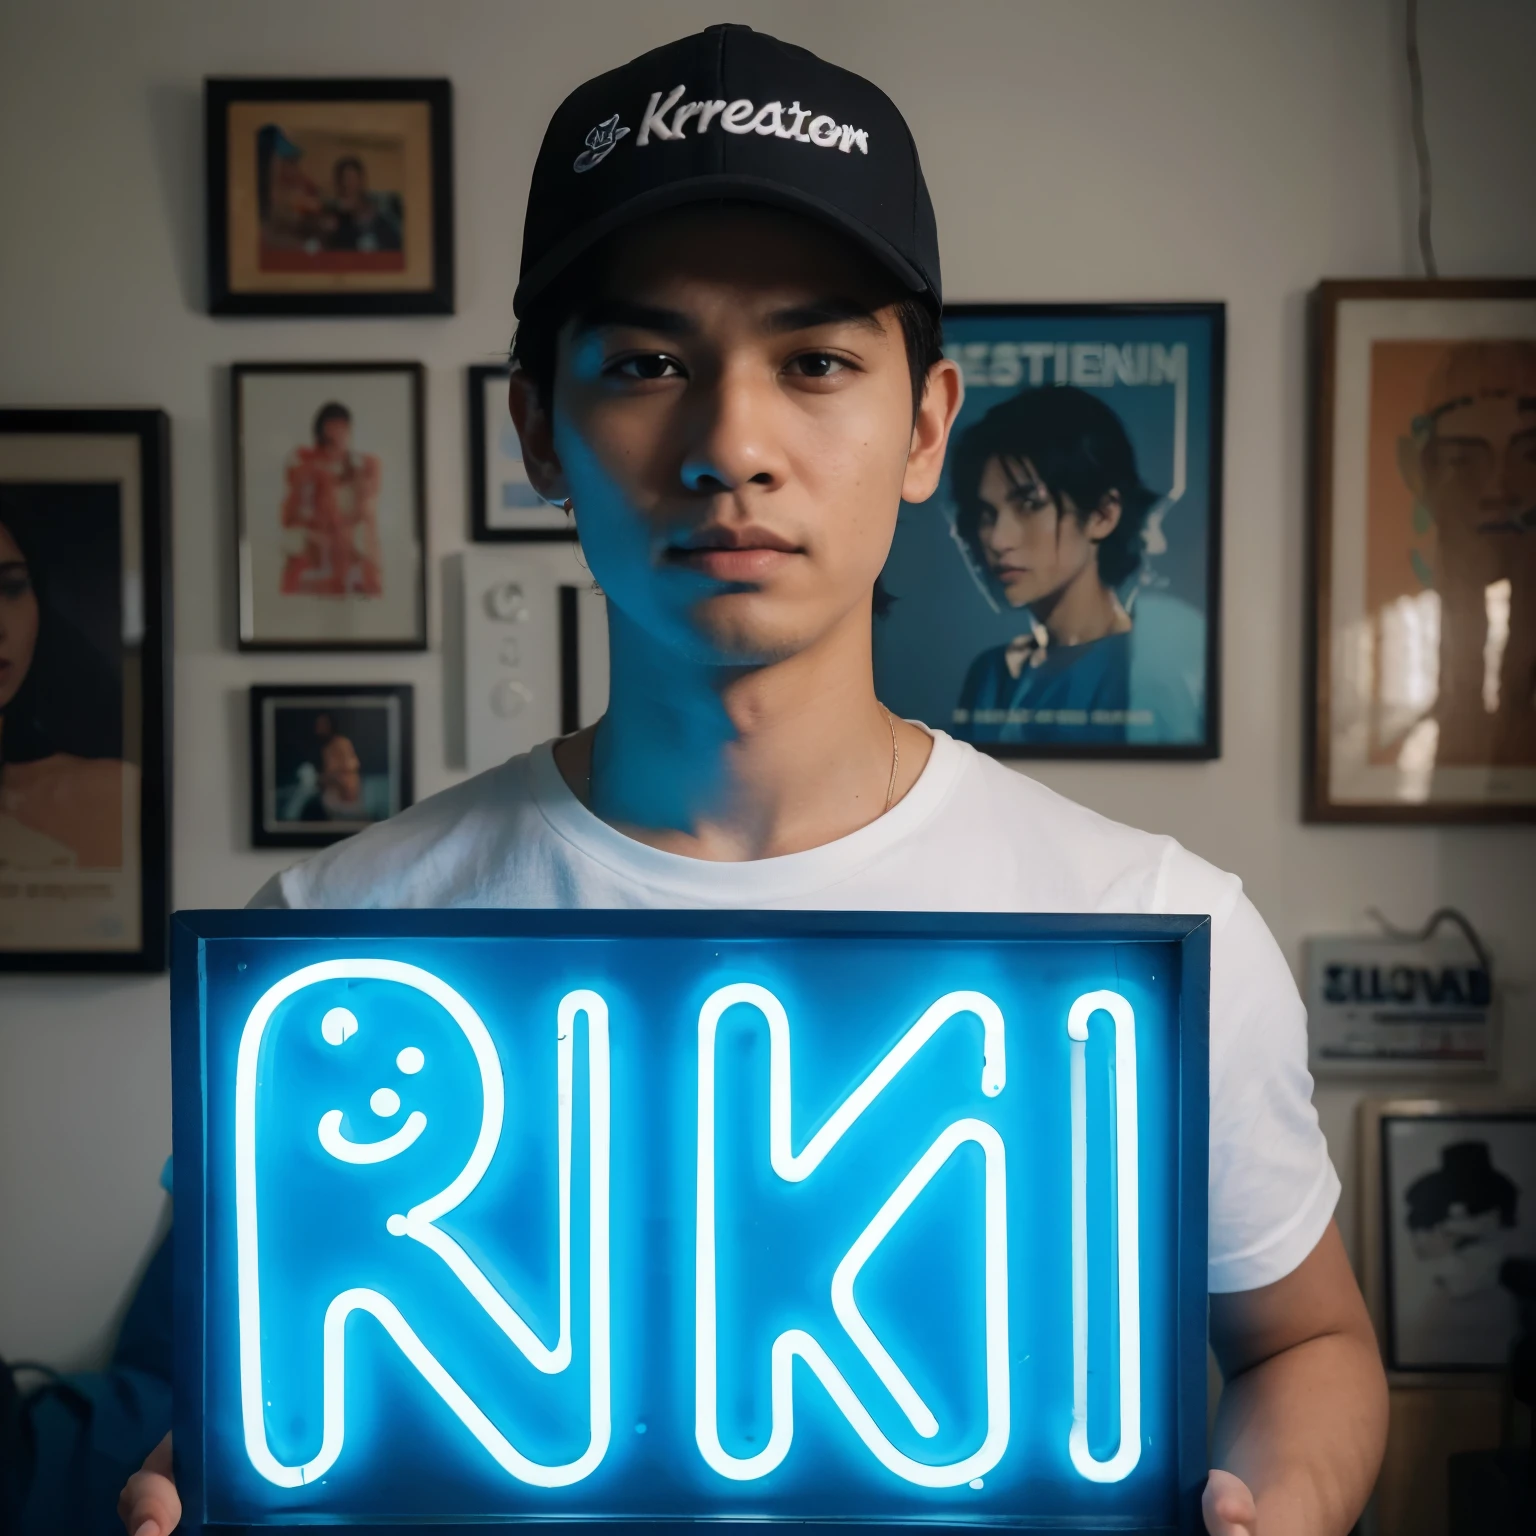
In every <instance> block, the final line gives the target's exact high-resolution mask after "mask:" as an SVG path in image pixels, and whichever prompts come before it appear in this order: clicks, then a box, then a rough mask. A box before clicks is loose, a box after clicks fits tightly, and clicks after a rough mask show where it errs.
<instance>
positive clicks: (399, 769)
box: [251, 683, 415, 848]
mask: <svg viewBox="0 0 1536 1536" xmlns="http://www.w3.org/2000/svg"><path fill="white" fill-rule="evenodd" d="M411 697H412V695H411V688H410V685H409V684H405V683H400V684H395V683H388V684H371V683H356V684H348V683H341V684H336V685H335V686H329V685H325V686H305V687H278V686H271V687H265V686H258V687H254V688H252V689H251V841H252V843H253V844H255V846H256V847H258V848H318V847H321V846H323V845H324V844H326V843H335V842H340V841H341V839H342V838H344V837H350V836H351V835H352V833H354V832H361V831H362V830H363V829H364V828H365V827H371V826H373V825H374V823H375V822H380V821H386V820H388V819H389V817H391V816H393V815H395V814H396V813H397V812H399V811H403V810H404V809H405V808H406V806H408V805H410V803H411V800H412V796H413V793H414V783H413V779H414V761H415V759H414V737H413V734H412V732H413V723H412V715H411Z"/></svg>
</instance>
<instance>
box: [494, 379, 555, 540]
mask: <svg viewBox="0 0 1536 1536" xmlns="http://www.w3.org/2000/svg"><path fill="white" fill-rule="evenodd" d="M507 371H508V370H507V369H506V368H504V367H501V366H499V365H498V366H490V365H484V364H476V365H475V366H473V367H471V368H470V370H469V530H470V537H471V538H472V539H474V540H475V541H476V543H481V544H495V543H502V542H505V543H516V542H518V541H520V540H529V539H574V538H575V537H576V525H575V523H574V522H573V521H572V520H571V517H570V516H569V514H568V513H567V512H566V511H565V509H564V508H563V507H557V506H554V505H552V504H551V503H550V502H547V501H545V500H544V498H543V497H542V496H540V495H539V493H538V492H537V491H536V490H534V488H533V486H532V485H531V484H529V481H528V471H527V470H526V469H524V468H523V445H522V444H521V443H520V442H519V441H518V438H517V432H516V430H515V429H514V427H513V425H512V418H511V417H510V416H509V415H508V414H507Z"/></svg>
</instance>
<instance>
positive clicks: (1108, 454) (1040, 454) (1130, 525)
mask: <svg viewBox="0 0 1536 1536" xmlns="http://www.w3.org/2000/svg"><path fill="white" fill-rule="evenodd" d="M993 459H1003V460H1016V461H1023V460H1028V462H1029V464H1030V465H1031V466H1032V467H1033V469H1034V472H1035V474H1036V475H1037V476H1039V478H1040V482H1041V484H1043V485H1044V486H1045V488H1046V489H1047V490H1048V491H1049V492H1050V493H1051V495H1052V497H1053V498H1054V499H1055V501H1056V505H1057V506H1058V507H1061V506H1062V497H1063V495H1066V496H1069V497H1071V499H1072V503H1073V506H1074V508H1075V510H1076V516H1077V519H1078V522H1079V523H1084V522H1086V521H1087V519H1088V517H1089V515H1090V514H1091V513H1092V512H1093V511H1094V510H1095V509H1096V508H1097V507H1098V505H1099V503H1100V502H1101V501H1103V499H1104V498H1105V497H1106V496H1107V495H1109V493H1110V492H1111V491H1114V492H1115V493H1117V494H1118V495H1119V497H1120V521H1119V522H1118V523H1116V524H1115V526H1114V529H1113V530H1112V531H1111V532H1110V533H1109V534H1108V535H1107V536H1106V537H1105V538H1103V539H1101V540H1100V541H1099V544H1098V566H1099V580H1100V581H1102V582H1103V583H1104V585H1105V586H1107V587H1118V586H1120V585H1121V583H1122V582H1124V581H1126V580H1127V579H1128V578H1129V577H1131V576H1132V575H1134V574H1135V573H1136V571H1137V569H1138V568H1139V567H1140V565H1141V531H1142V527H1143V525H1144V524H1145V523H1146V520H1147V514H1148V513H1149V512H1150V511H1151V510H1152V508H1153V506H1154V505H1155V504H1156V502H1157V499H1158V498H1157V494H1156V492H1154V491H1151V490H1149V489H1148V488H1147V487H1146V486H1145V485H1143V484H1142V481H1141V475H1140V473H1139V472H1138V471H1137V468H1136V454H1135V451H1134V450H1133V449H1132V447H1131V440H1130V438H1128V437H1127V436H1126V433H1125V428H1124V426H1122V425H1121V422H1120V418H1119V417H1118V416H1117V415H1115V413H1114V412H1113V411H1112V410H1111V409H1110V408H1109V407H1108V406H1107V405H1105V403H1104V402H1103V401H1102V400H1100V399H1099V398H1098V397H1097V396H1096V395H1090V394H1088V393H1086V392H1085V391H1084V390H1081V389H1075V388H1074V387H1073V386H1072V385H1070V384H1046V385H1041V386H1040V387H1039V388H1035V389H1025V390H1022V391H1021V392H1020V393H1019V394H1017V395H1014V396H1013V397H1012V398H1011V399H1008V400H1004V401H1003V402H1002V403H1001V404H999V405H994V406H993V407H992V409H991V410H990V411H988V412H987V414H986V415H985V416H983V417H982V418H981V420H980V421H978V422H977V423H976V424H975V425H974V426H972V427H970V428H968V429H967V430H966V431H965V432H964V433H963V434H962V435H961V437H960V440H959V441H958V442H957V443H956V444H955V449H954V455H953V458H952V460H951V463H950V471H949V483H950V491H951V494H952V495H953V496H954V498H955V508H956V512H955V530H956V532H957V533H959V535H960V537H961V538H963V539H964V540H965V542H966V545H967V547H968V548H969V549H970V550H971V553H972V554H973V555H974V557H975V558H976V560H977V562H978V564H980V565H981V566H982V567H983V569H985V561H984V560H983V558H982V553H981V545H980V539H979V536H978V531H979V529H980V526H981V519H982V514H983V511H984V510H985V509H984V507H983V505H982V501H981V497H980V494H979V492H980V488H981V477H982V475H983V474H985V473H986V468H987V465H988V463H990V462H991V460H993Z"/></svg>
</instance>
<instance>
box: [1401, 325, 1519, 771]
mask: <svg viewBox="0 0 1536 1536" xmlns="http://www.w3.org/2000/svg"><path fill="white" fill-rule="evenodd" d="M1398 462H1399V465H1400V467H1401V470H1402V474H1403V479H1404V480H1405V481H1406V483H1407V485H1408V488H1409V490H1411V491H1412V492H1413V494H1414V497H1415V499H1416V500H1417V501H1418V502H1419V503H1420V504H1421V505H1422V506H1424V507H1425V508H1427V509H1428V511H1429V515H1430V517H1431V518H1432V519H1433V520H1434V525H1435V536H1436V549H1437V553H1436V557H1435V566H1436V569H1435V571H1434V583H1435V591H1436V592H1437V593H1438V594H1439V597H1440V658H1439V661H1440V677H1439V689H1438V697H1437V701H1436V703H1435V706H1434V709H1433V714H1432V718H1433V721H1434V724H1435V729H1436V732H1437V740H1436V742H1435V751H1434V754H1433V760H1434V761H1435V762H1436V763H1437V764H1439V765H1441V766H1444V767H1453V766H1457V765H1460V766H1472V767H1479V768H1481V767H1495V766H1497V767H1510V766H1522V767H1529V766H1531V765H1532V764H1536V343H1533V342H1529V341H1480V342H1466V343H1464V344H1462V345H1460V346H1456V347H1453V348H1451V349H1450V350H1449V351H1448V352H1447V354H1446V357H1445V360H1444V362H1442V363H1441V365H1440V366H1439V367H1438V368H1437V369H1436V370H1435V372H1434V375H1433V376H1432V377H1431V379H1430V382H1429V387H1428V391H1427V399H1426V400H1425V409H1424V414H1423V415H1422V416H1419V417H1417V418H1416V419H1415V421H1414V426H1413V433H1412V435H1411V436H1409V437H1405V438H1402V439H1401V440H1400V441H1399V443H1398Z"/></svg>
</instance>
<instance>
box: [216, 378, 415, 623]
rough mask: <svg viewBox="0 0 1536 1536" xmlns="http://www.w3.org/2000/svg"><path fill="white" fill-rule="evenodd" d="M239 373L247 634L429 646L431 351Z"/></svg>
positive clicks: (239, 503) (239, 502)
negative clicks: (425, 357)
mask: <svg viewBox="0 0 1536 1536" xmlns="http://www.w3.org/2000/svg"><path fill="white" fill-rule="evenodd" d="M233 375H234V377H233V392H234V398H235V423H236V510H237V517H238V522H239V530H238V531H239V554H240V641H241V645H242V647H244V648H246V649H263V648H286V649H326V648H330V649H369V648H379V649H399V650H416V649H420V648H422V647H423V646H424V645H425V644H426V617H425V615H426V602H425V598H426V594H425V553H424V540H425V508H424V473H425V471H424V466H423V462H422V389H423V376H422V369H421V365H420V364H418V363H335V364H303V363H293V364H288V363H260V364H256V363H252V364H237V365H236V367H235V368H234V370H233Z"/></svg>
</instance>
